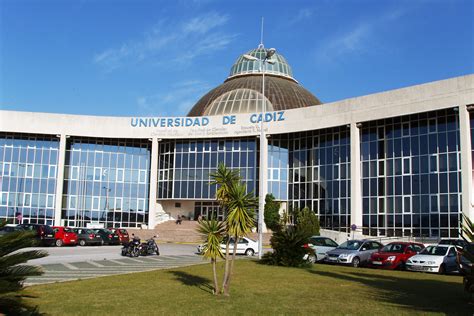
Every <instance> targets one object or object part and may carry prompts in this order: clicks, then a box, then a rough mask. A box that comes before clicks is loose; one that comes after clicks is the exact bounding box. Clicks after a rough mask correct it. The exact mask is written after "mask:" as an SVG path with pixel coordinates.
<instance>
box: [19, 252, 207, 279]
mask: <svg viewBox="0 0 474 316" xmlns="http://www.w3.org/2000/svg"><path fill="white" fill-rule="evenodd" d="M202 263H206V261H205V260H204V259H203V258H202V257H201V256H198V255H166V256H155V255H153V256H147V257H138V258H128V257H121V258H120V259H104V260H89V261H83V262H69V263H66V262H65V263H55V264H43V265H41V267H43V270H44V271H45V273H44V274H43V275H40V276H35V277H29V278H27V279H26V281H25V285H35V284H44V283H54V282H64V281H72V280H78V279H90V278H96V277H100V276H105V275H114V274H125V273H132V272H143V271H151V270H160V269H169V268H177V267H183V266H189V265H195V264H202Z"/></svg>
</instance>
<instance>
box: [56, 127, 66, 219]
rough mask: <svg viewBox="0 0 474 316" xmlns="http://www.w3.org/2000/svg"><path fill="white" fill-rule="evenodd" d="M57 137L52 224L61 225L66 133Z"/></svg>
mask: <svg viewBox="0 0 474 316" xmlns="http://www.w3.org/2000/svg"><path fill="white" fill-rule="evenodd" d="M59 137H60V139H59V152H58V154H59V157H58V167H57V169H56V174H57V176H56V192H55V194H56V196H55V201H54V202H55V203H54V225H55V226H60V225H61V210H62V200H63V185H64V164H65V162H66V138H67V137H66V135H64V134H61V135H60V136H59Z"/></svg>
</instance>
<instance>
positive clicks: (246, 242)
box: [197, 237, 258, 256]
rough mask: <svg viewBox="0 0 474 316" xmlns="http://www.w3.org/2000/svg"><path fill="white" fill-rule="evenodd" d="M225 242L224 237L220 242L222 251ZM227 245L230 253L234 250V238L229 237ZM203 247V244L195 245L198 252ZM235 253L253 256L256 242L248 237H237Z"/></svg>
mask: <svg viewBox="0 0 474 316" xmlns="http://www.w3.org/2000/svg"><path fill="white" fill-rule="evenodd" d="M226 243H227V239H224V240H223V241H222V243H221V250H222V252H223V253H225V252H226ZM229 245H230V247H229V251H230V253H232V252H233V251H234V238H231V240H230V244H229ZM203 247H204V245H198V246H197V251H198V253H202V252H203ZM236 253H237V254H239V255H247V256H253V255H254V254H256V253H258V243H257V242H256V241H255V240H253V239H250V238H248V237H242V238H240V239H239V241H238V243H237V252H236Z"/></svg>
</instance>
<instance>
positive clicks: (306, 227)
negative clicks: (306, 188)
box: [263, 208, 319, 267]
mask: <svg viewBox="0 0 474 316" xmlns="http://www.w3.org/2000/svg"><path fill="white" fill-rule="evenodd" d="M290 212H291V210H290ZM292 213H293V216H292V219H293V222H291V223H290V224H285V223H283V224H282V225H281V228H280V229H278V230H277V231H275V232H274V233H273V236H272V238H271V239H270V244H271V245H272V249H273V252H271V253H266V254H265V256H264V257H263V262H264V263H267V264H271V265H280V266H291V267H300V266H305V265H307V263H308V262H307V261H306V260H305V259H304V257H305V255H306V254H307V253H308V251H310V250H309V249H307V248H305V247H304V245H305V244H307V243H308V239H309V238H310V237H311V236H313V235H319V220H318V217H317V216H316V214H315V213H314V212H313V211H311V210H310V209H308V208H304V209H302V210H296V211H292ZM310 252H311V251H310ZM310 254H311V253H310Z"/></svg>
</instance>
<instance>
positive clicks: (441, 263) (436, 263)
mask: <svg viewBox="0 0 474 316" xmlns="http://www.w3.org/2000/svg"><path fill="white" fill-rule="evenodd" d="M406 267H407V270H409V271H424V272H434V273H440V274H444V273H449V272H456V271H458V265H457V262H456V249H455V246H452V245H431V246H427V247H426V248H425V249H423V250H422V251H421V252H420V253H419V254H417V255H415V256H413V257H411V258H410V259H408V260H407V263H406Z"/></svg>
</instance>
